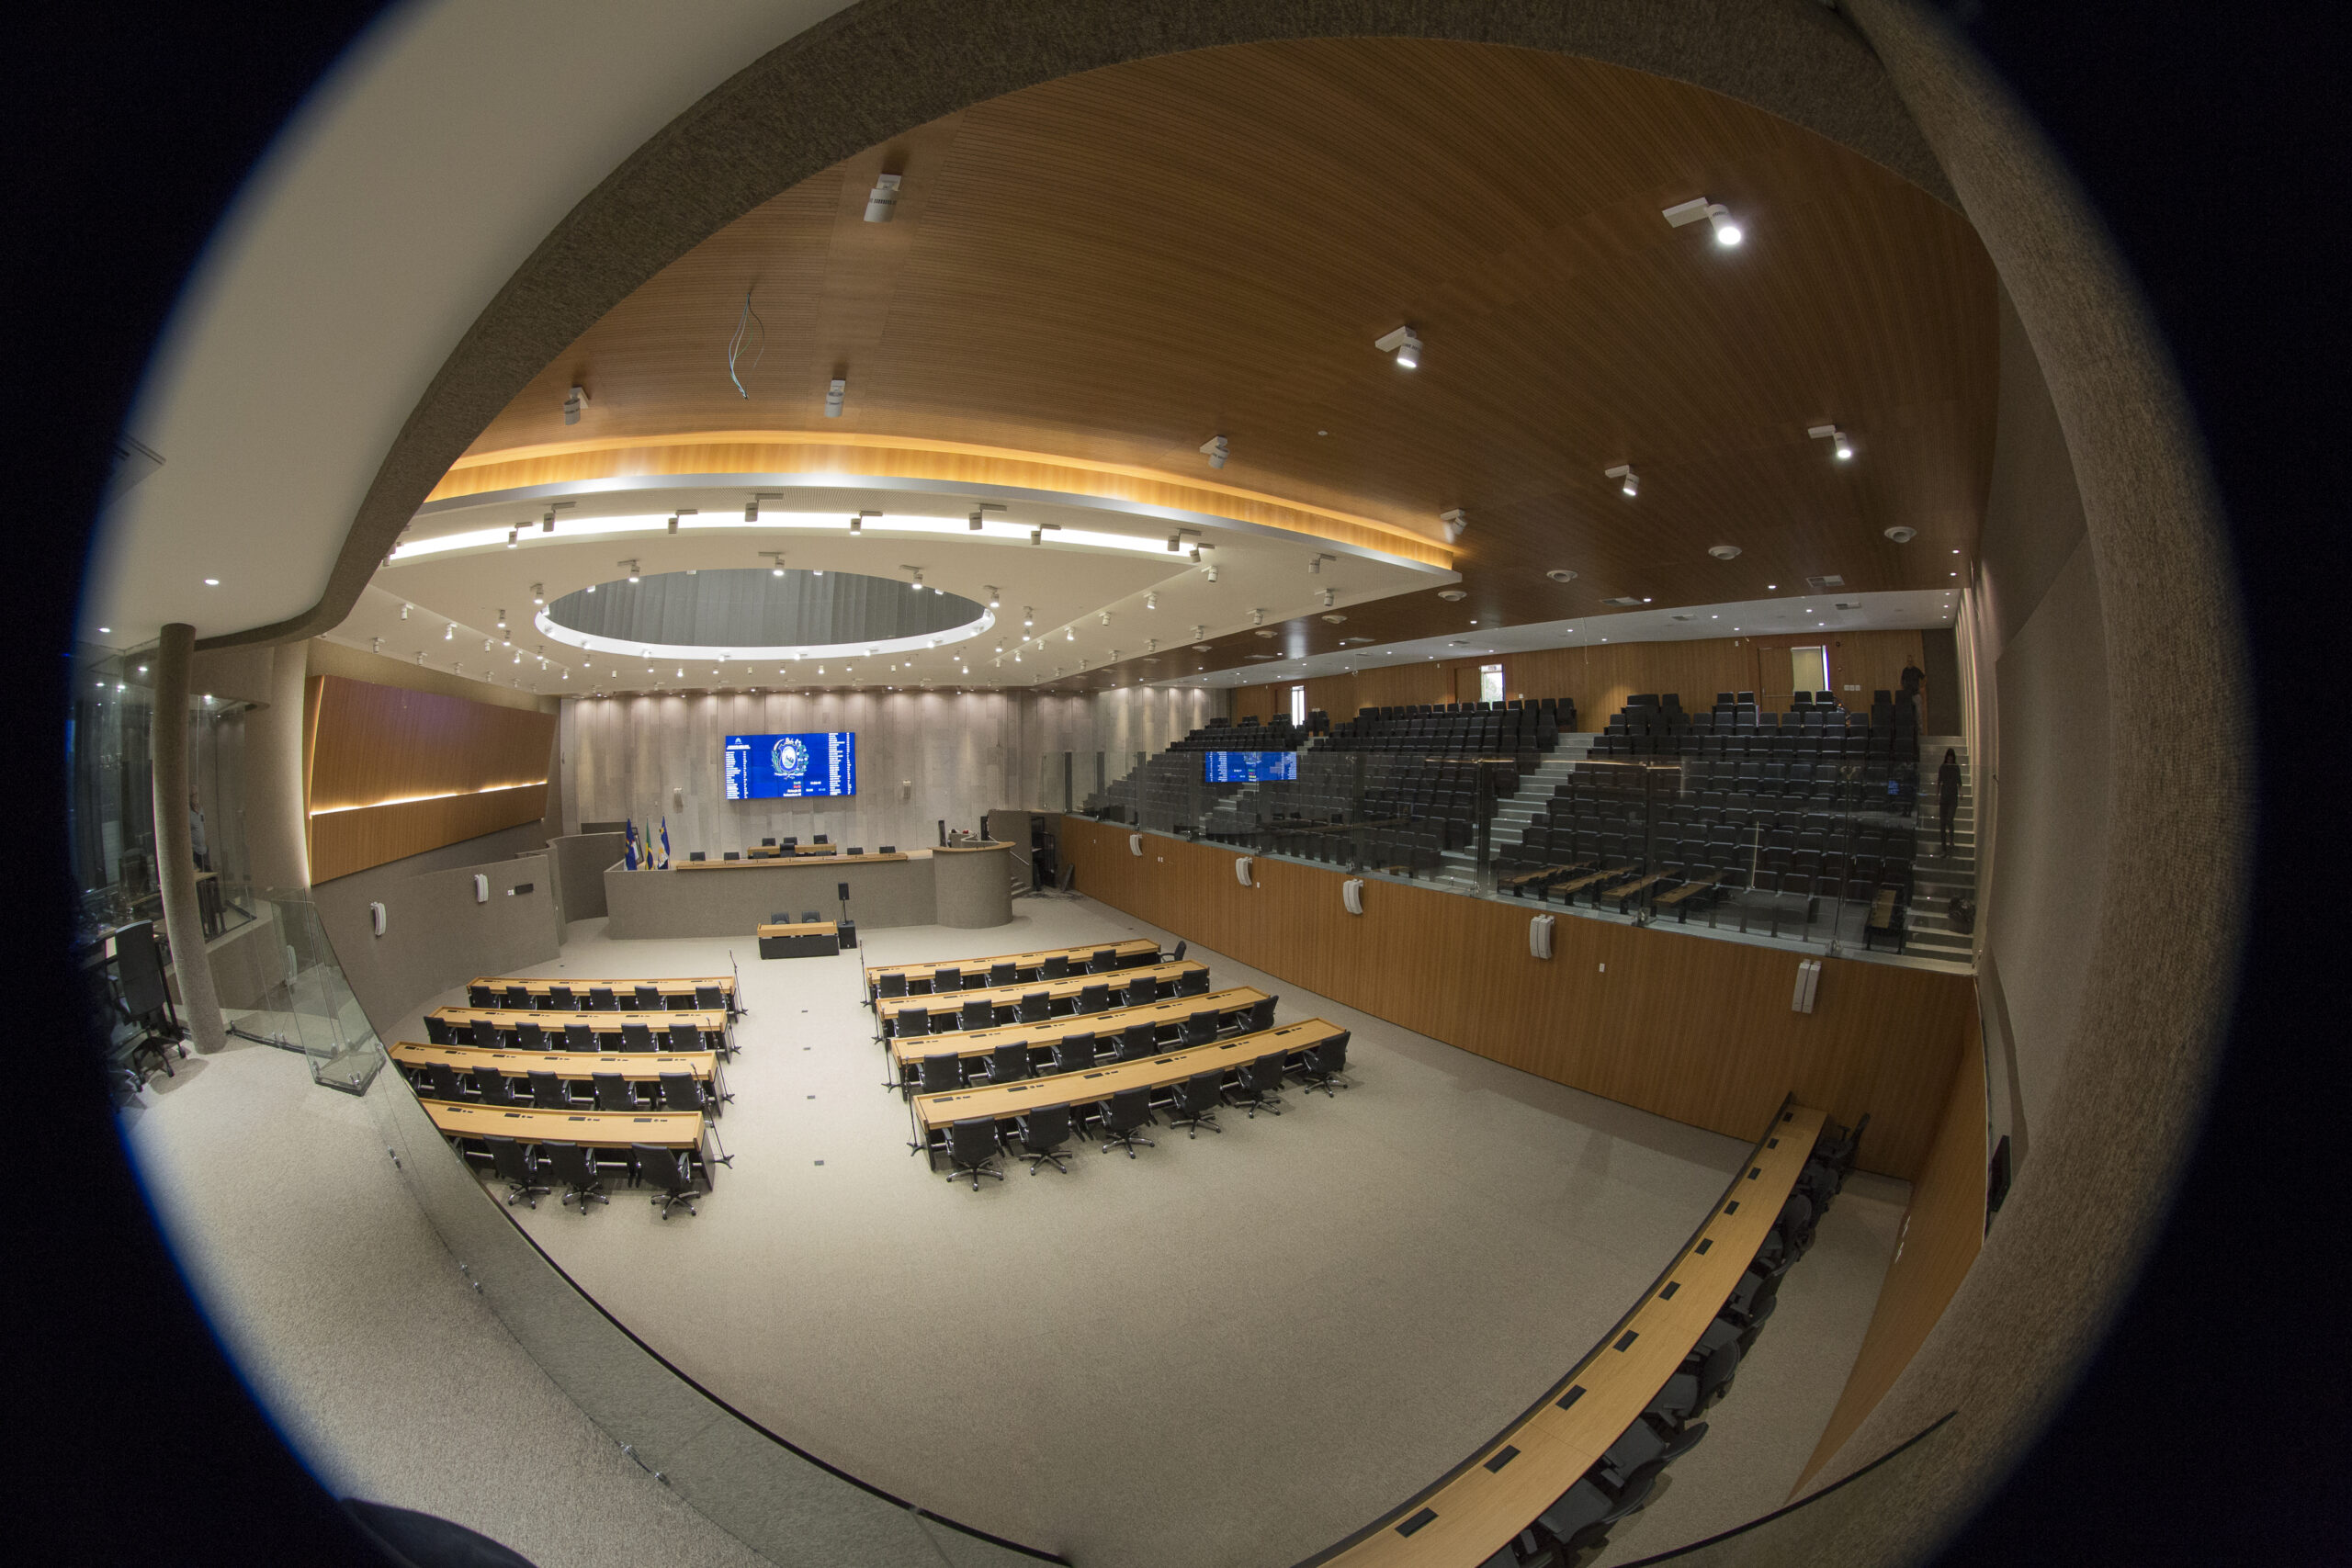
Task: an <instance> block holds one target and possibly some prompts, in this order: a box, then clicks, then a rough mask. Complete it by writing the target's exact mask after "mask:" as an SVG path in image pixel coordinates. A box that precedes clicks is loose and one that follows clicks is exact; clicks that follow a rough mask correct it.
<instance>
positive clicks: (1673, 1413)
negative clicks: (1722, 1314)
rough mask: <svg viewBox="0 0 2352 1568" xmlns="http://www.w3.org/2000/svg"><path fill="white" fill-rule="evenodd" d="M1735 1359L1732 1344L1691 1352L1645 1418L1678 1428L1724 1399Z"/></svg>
mask: <svg viewBox="0 0 2352 1568" xmlns="http://www.w3.org/2000/svg"><path fill="white" fill-rule="evenodd" d="M1739 1358H1740V1350H1739V1344H1738V1341H1736V1340H1734V1341H1733V1342H1732V1343H1730V1344H1728V1345H1717V1346H1716V1347H1715V1348H1713V1349H1712V1350H1693V1351H1692V1352H1691V1354H1690V1356H1689V1357H1687V1358H1686V1359H1684V1360H1683V1363H1682V1366H1681V1368H1680V1369H1679V1371H1676V1372H1675V1374H1674V1375H1673V1376H1672V1377H1670V1378H1668V1379H1667V1380H1666V1386H1665V1387H1664V1388H1661V1389H1659V1390H1658V1392H1657V1397H1656V1398H1654V1399H1652V1400H1651V1401H1650V1404H1649V1408H1648V1410H1647V1411H1645V1415H1650V1416H1657V1417H1659V1418H1660V1419H1662V1420H1666V1421H1670V1422H1672V1423H1673V1424H1675V1425H1676V1426H1681V1425H1682V1424H1684V1423H1685V1422H1687V1421H1689V1420H1690V1419H1691V1416H1696V1415H1698V1414H1699V1413H1700V1412H1701V1411H1702V1410H1704V1409H1706V1408H1707V1407H1708V1406H1709V1405H1712V1404H1714V1402H1715V1401H1716V1400H1718V1399H1721V1398H1722V1397H1723V1396H1724V1391H1726V1390H1727V1389H1729V1388H1730V1387H1731V1382H1732V1379H1733V1377H1734V1376H1735V1375H1736V1374H1737V1373H1738V1371H1739Z"/></svg>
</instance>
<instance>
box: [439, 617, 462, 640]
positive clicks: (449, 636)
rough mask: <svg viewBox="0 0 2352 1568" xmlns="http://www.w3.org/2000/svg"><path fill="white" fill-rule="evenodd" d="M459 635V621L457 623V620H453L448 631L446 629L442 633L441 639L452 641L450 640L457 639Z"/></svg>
mask: <svg viewBox="0 0 2352 1568" xmlns="http://www.w3.org/2000/svg"><path fill="white" fill-rule="evenodd" d="M457 635H458V623H457V622H455V621H451V622H450V623H449V628H448V630H447V631H445V632H443V633H442V634H441V640H442V641H443V642H450V641H454V640H455V639H456V637H457Z"/></svg>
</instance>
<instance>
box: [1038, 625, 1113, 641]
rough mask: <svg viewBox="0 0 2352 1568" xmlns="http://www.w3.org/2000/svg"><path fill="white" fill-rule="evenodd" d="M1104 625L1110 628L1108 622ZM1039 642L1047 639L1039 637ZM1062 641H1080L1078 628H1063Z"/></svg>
mask: <svg viewBox="0 0 2352 1568" xmlns="http://www.w3.org/2000/svg"><path fill="white" fill-rule="evenodd" d="M1103 624H1104V625H1105V626H1108V625H1109V624H1110V623H1109V622H1107V621H1106V622H1104V623H1103ZM1037 640H1038V641H1039V642H1043V641H1045V640H1046V639H1045V638H1044V637H1039V638H1038V639H1037ZM1062 640H1063V641H1064V642H1076V641H1077V640H1078V628H1077V627H1076V626H1064V627H1063V628H1062Z"/></svg>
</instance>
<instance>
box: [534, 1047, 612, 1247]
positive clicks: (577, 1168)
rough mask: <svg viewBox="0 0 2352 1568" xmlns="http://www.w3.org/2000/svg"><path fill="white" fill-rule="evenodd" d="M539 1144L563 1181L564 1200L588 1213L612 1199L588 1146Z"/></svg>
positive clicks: (556, 1174) (550, 1165)
mask: <svg viewBox="0 0 2352 1568" xmlns="http://www.w3.org/2000/svg"><path fill="white" fill-rule="evenodd" d="M533 1077H537V1074H534V1075H533ZM539 1148H540V1151H541V1152H542V1153H544V1154H545V1155H546V1156H547V1157H548V1168H550V1169H552V1170H553V1171H554V1172H555V1178H556V1179H557V1180H558V1181H560V1182H562V1183H563V1185H564V1189H565V1191H564V1194H563V1199H562V1201H564V1202H566V1203H576V1204H578V1205H579V1207H580V1212H581V1213H583V1214H585V1213H587V1212H588V1205H589V1204H591V1203H609V1202H611V1201H612V1199H611V1198H610V1197H608V1196H607V1195H606V1194H605V1179H604V1178H603V1177H602V1176H600V1175H598V1174H597V1172H596V1159H595V1156H594V1155H592V1154H591V1153H589V1151H588V1150H587V1149H585V1148H584V1147H582V1145H578V1144H558V1143H545V1144H541V1145H539Z"/></svg>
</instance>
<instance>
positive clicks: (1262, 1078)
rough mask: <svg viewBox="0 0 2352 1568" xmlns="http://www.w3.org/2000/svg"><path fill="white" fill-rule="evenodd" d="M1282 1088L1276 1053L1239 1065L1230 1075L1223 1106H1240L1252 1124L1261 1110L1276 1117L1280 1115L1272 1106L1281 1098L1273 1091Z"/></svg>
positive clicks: (1279, 1059) (1279, 1065)
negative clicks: (1232, 1078) (1228, 1087)
mask: <svg viewBox="0 0 2352 1568" xmlns="http://www.w3.org/2000/svg"><path fill="white" fill-rule="evenodd" d="M1282 1087H1283V1057H1282V1053H1281V1052H1279V1051H1277V1052H1274V1053H1273V1054H1272V1055H1266V1056H1261V1057H1259V1058H1258V1059H1257V1060H1256V1061H1254V1062H1244V1063H1242V1064H1241V1066H1240V1069H1239V1070H1238V1072H1237V1073H1236V1074H1235V1075H1234V1085H1233V1088H1232V1089H1229V1090H1227V1100H1226V1103H1227V1104H1228V1105H1238V1106H1241V1107H1243V1108H1244V1109H1246V1110H1247V1111H1249V1112H1250V1120H1251V1121H1253V1122H1254V1121H1256V1120H1257V1119H1258V1112H1260V1111H1264V1112H1265V1113H1266V1114H1267V1115H1269V1116H1280V1115H1281V1114H1282V1112H1281V1111H1277V1110H1275V1109H1274V1107H1275V1106H1277V1105H1280V1104H1281V1103H1282V1096H1281V1095H1280V1094H1279V1093H1277V1092H1276V1091H1277V1090H1279V1089H1281V1088H1282Z"/></svg>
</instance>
